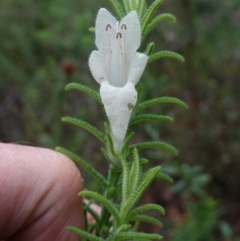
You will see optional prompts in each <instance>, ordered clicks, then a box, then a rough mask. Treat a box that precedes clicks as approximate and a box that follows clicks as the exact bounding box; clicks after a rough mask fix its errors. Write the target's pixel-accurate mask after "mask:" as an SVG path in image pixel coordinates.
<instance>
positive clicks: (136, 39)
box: [119, 11, 141, 52]
mask: <svg viewBox="0 0 240 241" xmlns="http://www.w3.org/2000/svg"><path fill="white" fill-rule="evenodd" d="M123 24H125V26H126V30H125V31H124V34H125V36H126V51H127V52H136V51H137V49H138V48H139V46H140V43H141V26H140V21H139V18H138V14H137V13H136V12H135V11H132V12H130V13H129V14H128V15H127V16H125V17H124V18H123V19H122V20H121V22H120V24H119V30H123V27H122V26H123Z"/></svg>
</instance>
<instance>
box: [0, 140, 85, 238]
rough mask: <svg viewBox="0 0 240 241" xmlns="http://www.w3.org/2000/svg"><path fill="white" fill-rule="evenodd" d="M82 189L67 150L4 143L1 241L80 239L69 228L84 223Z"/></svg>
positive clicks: (0, 156) (0, 171)
mask: <svg viewBox="0 0 240 241" xmlns="http://www.w3.org/2000/svg"><path fill="white" fill-rule="evenodd" d="M81 189H82V183H81V177H80V174H79V171H78V169H77V167H76V166H75V164H74V163H73V162H72V161H71V160H70V159H69V158H67V157H66V156H64V155H63V154H60V153H58V152H55V151H52V150H48V149H44V148H36V147H28V146H21V145H14V144H1V143H0V240H2V239H5V240H9V241H43V240H44V241H48V240H49V241H55V240H56V241H76V240H79V238H78V237H77V235H75V234H72V233H70V232H68V231H67V230H66V227H67V226H76V227H80V228H82V227H83V212H82V200H81V198H80V197H79V196H78V195H77V194H78V193H79V192H80V191H81Z"/></svg>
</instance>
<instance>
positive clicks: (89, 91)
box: [65, 83, 102, 103]
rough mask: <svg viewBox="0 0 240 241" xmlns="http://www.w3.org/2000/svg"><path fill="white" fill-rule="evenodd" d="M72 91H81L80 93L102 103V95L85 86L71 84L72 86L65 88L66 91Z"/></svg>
mask: <svg viewBox="0 0 240 241" xmlns="http://www.w3.org/2000/svg"><path fill="white" fill-rule="evenodd" d="M72 89H75V90H80V91H82V92H84V93H86V94H88V95H90V96H92V97H93V98H94V99H96V100H97V101H99V102H101V103H102V101H101V97H100V95H99V94H98V93H97V92H96V91H95V90H93V89H91V88H89V87H87V86H85V85H82V84H78V83H70V84H68V85H66V87H65V90H72Z"/></svg>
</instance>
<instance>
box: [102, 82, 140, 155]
mask: <svg viewBox="0 0 240 241" xmlns="http://www.w3.org/2000/svg"><path fill="white" fill-rule="evenodd" d="M100 95H101V98H102V102H103V105H104V109H105V111H106V114H107V117H108V119H109V122H110V126H111V132H112V138H113V141H114V147H115V149H116V150H120V149H121V147H122V146H121V145H122V144H123V140H124V138H125V135H126V132H127V128H128V123H129V120H130V117H131V114H132V109H133V107H134V106H135V104H136V102H137V92H136V90H135V86H134V84H133V83H131V82H129V83H127V84H126V85H125V86H124V87H121V88H118V87H114V86H112V85H110V84H109V83H108V82H107V81H105V82H103V83H102V84H101V88H100Z"/></svg>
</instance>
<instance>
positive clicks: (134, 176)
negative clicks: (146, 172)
mask: <svg viewBox="0 0 240 241" xmlns="http://www.w3.org/2000/svg"><path fill="white" fill-rule="evenodd" d="M141 174H142V173H141V169H140V161H139V156H138V152H137V149H136V148H134V149H133V164H132V168H131V172H130V193H132V192H134V191H135V190H136V187H137V185H138V183H139V181H140V176H141Z"/></svg>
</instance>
